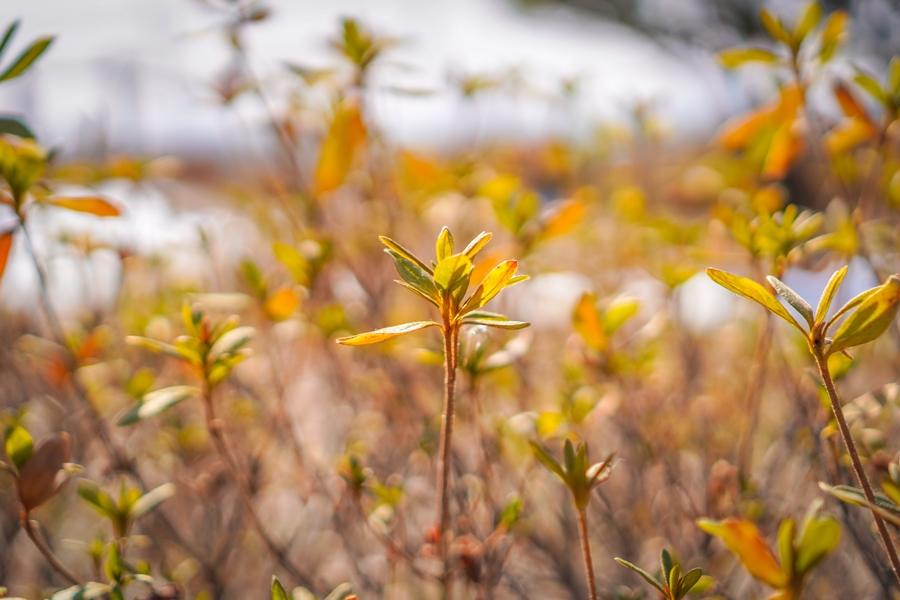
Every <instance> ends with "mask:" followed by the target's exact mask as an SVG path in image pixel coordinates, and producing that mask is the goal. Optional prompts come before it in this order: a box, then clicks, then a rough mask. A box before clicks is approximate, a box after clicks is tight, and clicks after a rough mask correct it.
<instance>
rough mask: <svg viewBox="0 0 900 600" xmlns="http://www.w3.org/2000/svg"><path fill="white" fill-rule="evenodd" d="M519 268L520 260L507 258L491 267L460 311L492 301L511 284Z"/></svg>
mask: <svg viewBox="0 0 900 600" xmlns="http://www.w3.org/2000/svg"><path fill="white" fill-rule="evenodd" d="M518 268H519V262H518V261H516V260H506V261H503V262H502V263H500V264H499V265H497V266H496V267H494V268H493V269H491V271H490V272H489V273H488V274H487V275H486V276H485V278H484V281H482V282H481V285H479V286H478V288H476V290H475V293H473V294H472V295H471V296H469V298H468V300H466V301H465V303H464V304H463V306H462V308H461V309H460V313H462V314H465V313H467V312H471V311H473V310H476V309H479V308H481V307H482V306H484V305H485V304H487V303H488V302H490V301H491V300H492V299H493V298H494V297H495V296H496V295H497V294H499V293H500V291H501V290H502V289H503V288H505V287H507V286H508V285H510V283H509V282H510V280H511V279H512V278H513V276H514V275H515V274H516V270H517V269H518Z"/></svg>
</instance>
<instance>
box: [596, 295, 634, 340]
mask: <svg viewBox="0 0 900 600" xmlns="http://www.w3.org/2000/svg"><path fill="white" fill-rule="evenodd" d="M640 308H641V303H640V302H638V301H637V300H635V299H633V298H620V299H619V300H616V301H615V302H613V303H612V304H610V305H609V307H608V308H607V309H606V310H605V311H603V328H604V329H605V330H606V335H612V334H614V333H615V332H617V331H618V330H619V329H620V328H621V327H622V325H624V324H625V323H627V322H628V321H629V320H630V319H631V318H632V317H633V316H634V315H636V314H637V312H638V310H640Z"/></svg>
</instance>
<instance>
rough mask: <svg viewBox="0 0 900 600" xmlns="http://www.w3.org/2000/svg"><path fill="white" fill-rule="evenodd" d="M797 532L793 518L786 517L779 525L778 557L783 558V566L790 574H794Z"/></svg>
mask: <svg viewBox="0 0 900 600" xmlns="http://www.w3.org/2000/svg"><path fill="white" fill-rule="evenodd" d="M796 533H797V525H796V523H794V520H793V519H785V520H784V521H782V522H781V525H780V526H779V527H778V558H779V559H781V566H782V568H783V569H784V570H785V571H786V572H787V573H788V575H789V576H793V574H794V563H795V558H796V557H795V549H794V536H795V535H796Z"/></svg>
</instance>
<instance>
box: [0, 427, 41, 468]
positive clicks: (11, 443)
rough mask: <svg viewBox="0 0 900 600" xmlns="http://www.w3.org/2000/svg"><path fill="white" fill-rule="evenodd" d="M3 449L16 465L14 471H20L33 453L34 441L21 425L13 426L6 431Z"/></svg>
mask: <svg viewBox="0 0 900 600" xmlns="http://www.w3.org/2000/svg"><path fill="white" fill-rule="evenodd" d="M4 447H5V449H6V455H7V456H8V457H9V459H10V460H11V461H13V464H14V465H16V469H19V470H21V469H22V466H23V465H24V464H25V463H26V462H27V461H28V459H29V458H30V457H31V453H32V452H33V451H34V440H33V439H32V437H31V434H30V433H28V430H27V429H25V428H24V427H22V426H21V425H13V426H11V427H8V428H7V429H6V441H5V443H4Z"/></svg>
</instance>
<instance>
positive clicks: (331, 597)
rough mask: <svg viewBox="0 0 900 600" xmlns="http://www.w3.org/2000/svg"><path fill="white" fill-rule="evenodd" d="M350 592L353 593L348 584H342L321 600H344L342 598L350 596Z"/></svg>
mask: <svg viewBox="0 0 900 600" xmlns="http://www.w3.org/2000/svg"><path fill="white" fill-rule="evenodd" d="M351 591H353V588H351V587H350V584H349V583H342V584H341V585H339V586H337V587H336V588H334V589H333V590H331V593H330V594H328V595H327V596H325V598H323V599H322V600H344V598H346V597H347V596H349V595H350V592H351Z"/></svg>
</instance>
